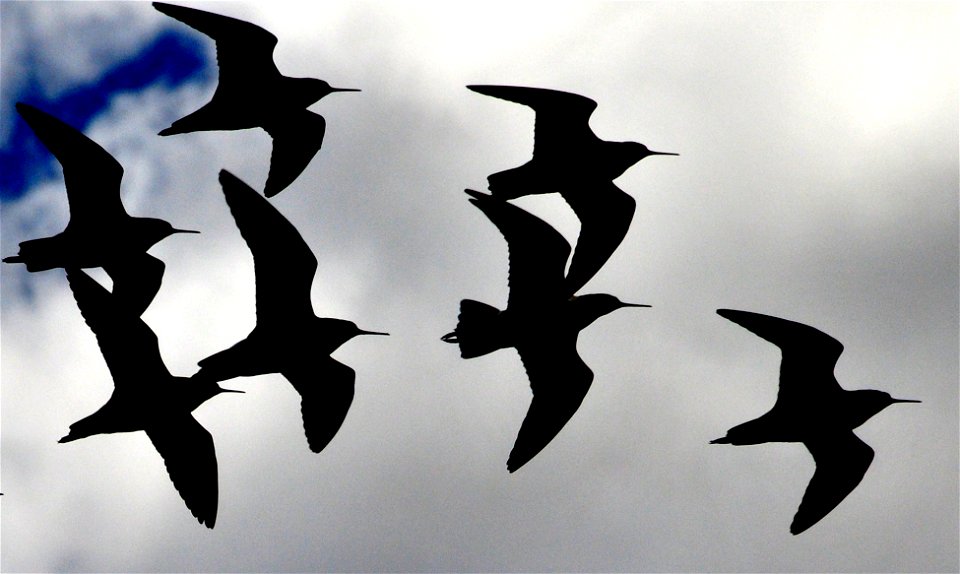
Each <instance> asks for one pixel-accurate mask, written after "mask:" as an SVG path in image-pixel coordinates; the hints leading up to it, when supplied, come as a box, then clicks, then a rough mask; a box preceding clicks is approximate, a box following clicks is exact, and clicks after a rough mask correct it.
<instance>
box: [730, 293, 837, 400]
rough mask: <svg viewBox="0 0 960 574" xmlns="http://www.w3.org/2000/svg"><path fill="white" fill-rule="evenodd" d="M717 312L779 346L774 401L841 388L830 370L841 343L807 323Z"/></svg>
mask: <svg viewBox="0 0 960 574" xmlns="http://www.w3.org/2000/svg"><path fill="white" fill-rule="evenodd" d="M717 314H718V315H720V316H721V317H724V318H726V319H729V320H731V321H733V322H734V323H736V324H738V325H740V326H741V327H743V328H745V329H747V330H748V331H750V332H752V333H754V334H755V335H757V336H759V337H762V338H764V339H766V340H767V341H770V342H771V343H773V344H774V345H776V346H778V347H780V350H781V352H782V354H783V359H782V361H781V363H780V392H779V394H778V396H777V401H778V402H779V401H781V400H784V401H790V402H794V401H810V400H814V401H816V400H818V399H819V398H820V397H823V396H824V395H829V394H835V393H837V392H839V391H840V390H841V388H840V385H839V384H838V383H837V380H836V379H835V378H834V376H833V369H834V367H835V366H836V364H837V360H838V359H839V358H840V354H841V353H843V344H842V343H840V341H837V340H836V339H834V338H833V337H831V336H830V335H827V334H826V333H824V332H822V331H820V330H818V329H814V328H813V327H810V326H809V325H804V324H803V323H797V322H795V321H788V320H786V319H780V318H778V317H773V316H770V315H762V314H760V313H752V312H749V311H735V310H732V309H718V310H717Z"/></svg>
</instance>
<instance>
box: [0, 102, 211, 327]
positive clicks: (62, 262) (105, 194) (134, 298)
mask: <svg viewBox="0 0 960 574" xmlns="http://www.w3.org/2000/svg"><path fill="white" fill-rule="evenodd" d="M17 111H18V112H19V113H20V115H21V116H22V117H23V119H24V120H25V121H26V122H27V124H28V125H29V126H30V127H31V128H32V129H33V131H34V133H36V134H37V137H38V138H39V139H40V141H42V142H43V144H44V145H45V146H46V147H47V148H48V149H49V150H50V152H51V153H53V155H54V156H55V157H56V158H57V161H59V162H60V165H61V166H62V167H63V177H64V183H65V186H66V189H67V201H68V203H69V205H70V221H69V222H68V223H67V226H66V228H65V229H64V230H63V231H62V232H61V233H58V234H57V235H54V236H51V237H43V238H40V239H31V240H28V241H24V242H21V243H20V249H19V253H18V254H17V255H14V256H10V257H5V258H4V259H3V261H4V262H5V263H23V264H24V265H26V267H27V271H30V272H37V271H46V270H50V269H55V268H64V269H68V268H82V269H85V268H92V267H103V268H104V270H105V271H106V272H107V273H108V274H109V275H110V278H111V279H112V280H113V283H114V294H115V295H117V297H118V300H119V301H121V302H122V303H123V304H126V305H128V306H129V307H130V308H131V309H133V310H134V311H135V312H136V314H137V315H139V314H140V313H142V312H143V311H144V310H145V309H146V308H147V306H148V305H149V304H150V302H151V301H152V300H153V298H154V297H155V296H156V294H157V291H159V289H160V283H161V281H162V278H163V271H164V264H163V262H162V261H160V260H159V259H156V258H155V257H153V256H151V255H149V254H148V253H147V250H148V249H149V248H150V247H152V246H153V245H154V244H156V243H157V242H158V241H160V240H162V239H164V238H165V237H168V236H170V235H172V234H174V233H196V232H195V231H187V230H183V229H175V228H174V227H173V226H172V225H170V224H169V223H167V222H166V221H163V220H162V219H155V218H150V217H132V216H130V215H128V214H127V212H126V210H125V209H124V208H123V203H122V202H121V201H120V181H121V179H122V177H123V167H122V166H121V165H120V163H119V162H117V160H116V159H114V157H113V156H111V155H110V154H109V153H108V152H107V151H106V150H104V149H103V148H102V147H100V145H99V144H97V143H96V142H94V141H93V140H91V139H89V138H87V137H86V136H85V135H83V134H82V133H81V132H79V131H78V130H76V129H74V128H73V127H71V126H69V125H67V124H66V123H64V122H62V121H60V120H59V119H57V118H55V117H53V116H51V115H50V114H47V113H45V112H42V111H40V110H38V109H36V108H34V107H33V106H30V105H27V104H23V103H18V104H17Z"/></svg>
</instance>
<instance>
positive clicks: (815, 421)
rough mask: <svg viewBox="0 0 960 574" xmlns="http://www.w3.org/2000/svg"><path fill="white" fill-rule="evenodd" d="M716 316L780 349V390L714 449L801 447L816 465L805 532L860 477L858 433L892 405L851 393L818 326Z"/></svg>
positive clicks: (836, 348) (799, 517) (806, 499)
mask: <svg viewBox="0 0 960 574" xmlns="http://www.w3.org/2000/svg"><path fill="white" fill-rule="evenodd" d="M717 314H719V315H720V316H721V317H724V318H726V319H729V320H731V321H733V322H734V323H736V324H738V325H740V326H741V327H743V328H745V329H747V330H748V331H751V332H752V333H754V334H755V335H758V336H759V337H762V338H764V339H766V340H767V341H770V342H771V343H773V344H774V345H776V346H778V347H780V351H781V353H782V355H783V358H782V361H781V364H780V391H779V393H778V395H777V401H776V403H775V404H774V405H773V408H772V409H770V411H769V412H767V413H766V414H765V415H763V416H761V417H759V418H757V419H754V420H752V421H749V422H745V423H743V424H740V425H737V426H735V427H733V428H731V429H730V430H728V431H727V434H726V436H724V437H722V438H718V439H716V440H713V441H710V443H711V444H733V445H745V444H760V443H765V442H802V443H803V444H804V446H806V447H807V450H809V451H810V454H811V455H813V460H814V462H815V463H816V470H815V471H814V473H813V478H812V479H811V480H810V484H809V485H808V486H807V491H806V492H805V493H804V495H803V500H802V501H801V502H800V507H799V508H798V509H797V513H796V515H795V516H794V517H793V523H792V524H791V525H790V532H791V533H793V534H800V533H801V532H803V531H804V530H806V529H808V528H810V527H811V526H813V525H814V524H816V523H817V522H819V521H820V520H821V519H822V518H823V517H824V516H826V515H827V514H829V513H830V511H832V510H833V509H834V508H836V506H837V505H838V504H840V502H841V501H843V499H844V498H846V496H847V495H848V494H850V492H852V491H853V489H854V488H856V486H857V485H858V484H860V481H861V480H862V479H863V476H864V474H866V472H867V468H869V467H870V463H871V462H872V461H873V449H871V448H870V447H869V446H868V445H867V444H866V443H864V442H863V441H862V440H860V439H859V438H858V437H857V435H855V434H854V433H853V429H855V428H857V427H858V426H860V425H862V424H863V423H864V422H866V421H867V419H869V418H870V417H872V416H873V415H875V414H877V413H878V412H880V411H882V410H883V409H885V408H887V407H888V406H890V405H892V404H894V403H919V402H920V401H916V400H908V399H894V398H892V397H891V396H890V395H889V394H887V393H885V392H883V391H876V390H857V391H848V390H845V389H843V388H841V387H840V384H839V383H838V382H837V379H836V378H835V377H834V374H833V370H834V367H835V366H836V364H837V359H839V358H840V353H842V352H843V345H842V344H841V343H840V342H839V341H837V340H836V339H834V338H833V337H831V336H830V335H827V334H826V333H823V332H821V331H819V330H817V329H815V328H813V327H810V326H808V325H804V324H802V323H796V322H793V321H788V320H786V319H780V318H777V317H772V316H770V315H762V314H760V313H751V312H749V311H735V310H732V309H718V310H717Z"/></svg>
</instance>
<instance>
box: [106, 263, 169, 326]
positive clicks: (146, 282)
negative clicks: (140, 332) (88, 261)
mask: <svg viewBox="0 0 960 574" xmlns="http://www.w3.org/2000/svg"><path fill="white" fill-rule="evenodd" d="M164 269H166V265H164V263H163V261H160V260H159V259H157V258H156V257H154V256H152V255H150V254H149V253H146V252H144V253H140V254H137V255H133V256H130V257H125V258H124V259H122V260H114V261H112V262H111V263H108V264H106V265H104V266H103V270H104V271H106V272H107V275H109V276H110V279H112V280H113V298H114V301H116V302H117V303H118V304H120V305H125V306H126V307H127V309H129V310H130V312H131V313H133V314H134V315H136V316H137V317H139V316H140V315H142V314H143V312H144V311H146V310H147V307H149V306H150V303H151V302H152V301H153V298H154V297H156V296H157V293H158V292H159V291H160V284H161V283H162V281H163V271H164Z"/></svg>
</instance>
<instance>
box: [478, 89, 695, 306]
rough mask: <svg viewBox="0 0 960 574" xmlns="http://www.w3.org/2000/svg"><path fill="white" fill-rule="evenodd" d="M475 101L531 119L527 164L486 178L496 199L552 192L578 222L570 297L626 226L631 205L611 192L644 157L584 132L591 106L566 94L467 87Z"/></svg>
mask: <svg viewBox="0 0 960 574" xmlns="http://www.w3.org/2000/svg"><path fill="white" fill-rule="evenodd" d="M467 88H468V89H470V90H473V91H474V92H477V93H479V94H484V95H487V96H492V97H494V98H499V99H502V100H507V101H510V102H515V103H518V104H523V105H525V106H529V107H530V108H532V109H533V111H534V113H535V115H536V117H535V131H534V142H533V158H532V159H530V161H528V162H527V163H525V164H523V165H522V166H520V167H516V168H513V169H508V170H506V171H501V172H498V173H495V174H493V175H491V176H489V177H488V178H487V181H488V184H489V185H488V187H489V189H490V193H491V194H492V195H493V196H494V197H498V198H502V199H514V198H517V197H521V196H524V195H530V194H539V193H552V192H558V193H560V195H561V197H563V199H564V200H565V201H566V202H567V203H568V204H569V205H570V208H571V209H573V211H574V213H576V215H577V218H578V219H579V220H580V235H579V237H578V239H577V246H576V250H575V251H574V254H573V259H572V260H571V261H570V270H569V272H568V274H567V278H566V281H567V284H568V286H569V288H570V291H571V293H575V292H576V291H578V290H579V289H580V288H581V287H583V286H584V285H585V284H586V283H587V281H589V280H590V278H592V277H593V276H594V275H595V274H596V273H597V271H599V270H600V268H601V267H603V264H604V263H606V261H607V259H609V258H610V255H612V254H613V252H614V251H615V250H616V248H617V247H618V246H619V245H620V243H621V242H622V241H623V238H624V237H625V236H626V234H627V230H628V229H629V228H630V223H631V221H633V214H634V211H636V201H635V200H634V199H633V198H632V197H630V196H629V195H628V194H627V193H625V192H624V191H623V190H621V189H620V188H619V187H617V186H616V185H614V183H613V180H615V179H616V178H618V177H620V176H621V175H622V174H623V172H625V171H626V170H627V169H628V168H630V166H632V165H633V164H635V163H637V162H638V161H640V160H641V159H643V158H645V157H648V156H651V155H678V154H675V153H670V152H659V151H651V150H650V149H648V148H647V146H645V145H643V144H640V143H636V142H613V141H605V140H602V139H600V138H598V137H597V136H596V134H594V133H593V130H591V129H590V125H589V121H590V116H591V114H593V111H594V110H595V109H596V107H597V102H595V101H594V100H592V99H590V98H587V97H585V96H581V95H578V94H572V93H570V92H563V91H559V90H548V89H543V88H529V87H521V86H488V85H472V86H467Z"/></svg>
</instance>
